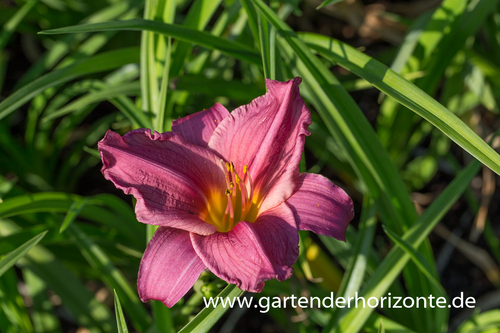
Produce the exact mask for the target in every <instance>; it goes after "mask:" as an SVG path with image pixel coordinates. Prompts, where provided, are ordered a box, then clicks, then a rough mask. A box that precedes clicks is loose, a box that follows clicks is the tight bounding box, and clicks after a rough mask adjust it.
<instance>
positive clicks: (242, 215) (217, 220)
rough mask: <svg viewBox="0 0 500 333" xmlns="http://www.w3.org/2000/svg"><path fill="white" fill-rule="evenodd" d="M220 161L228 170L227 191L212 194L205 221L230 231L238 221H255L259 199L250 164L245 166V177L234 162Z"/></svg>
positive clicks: (222, 229)
mask: <svg viewBox="0 0 500 333" xmlns="http://www.w3.org/2000/svg"><path fill="white" fill-rule="evenodd" d="M220 162H221V164H222V166H223V168H224V169H225V170H226V171H225V175H226V191H225V192H224V193H214V194H213V195H212V198H211V200H209V207H208V211H207V216H206V218H205V222H207V223H210V224H213V225H215V226H216V227H217V230H218V231H219V232H228V231H230V230H231V229H232V228H234V226H235V225H236V224H237V223H238V222H241V221H248V222H254V221H255V219H256V218H257V214H258V212H259V209H258V206H259V202H258V201H259V200H258V196H256V195H254V194H255V193H254V191H253V181H252V176H250V173H249V172H248V165H245V166H244V167H243V177H240V176H239V175H238V173H237V172H236V170H235V168H234V164H233V162H229V163H228V162H225V163H224V161H223V160H221V161H220Z"/></svg>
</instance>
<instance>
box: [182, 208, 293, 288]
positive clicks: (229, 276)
mask: <svg viewBox="0 0 500 333" xmlns="http://www.w3.org/2000/svg"><path fill="white" fill-rule="evenodd" d="M191 240H192V242H193V247H194V249H195V251H196V253H197V254H198V255H199V256H200V258H201V260H202V261H203V263H204V264H205V265H206V266H207V267H208V268H209V269H210V270H211V271H212V272H213V273H214V274H215V275H217V276H218V277H220V278H221V279H223V280H225V281H227V282H229V283H234V284H236V285H237V286H238V287H239V288H240V289H242V290H247V291H251V292H261V291H262V289H263V288H264V281H266V280H269V279H274V278H276V279H278V280H280V281H283V280H286V279H288V278H289V277H290V276H291V274H292V267H291V266H292V265H293V264H294V263H295V261H296V260H297V256H298V253H299V249H298V244H299V236H298V231H297V227H296V223H295V218H294V215H293V212H292V211H291V209H290V208H289V207H288V206H287V205H286V204H282V205H280V206H278V207H275V208H273V209H271V210H268V211H267V212H265V213H263V214H261V215H260V216H259V217H258V219H257V220H256V221H255V222H254V223H250V222H246V221H244V222H240V223H238V224H237V225H236V226H235V227H234V228H233V229H232V230H231V231H229V232H227V233H219V232H218V233H215V234H213V235H210V236H201V235H196V234H193V233H192V234H191Z"/></svg>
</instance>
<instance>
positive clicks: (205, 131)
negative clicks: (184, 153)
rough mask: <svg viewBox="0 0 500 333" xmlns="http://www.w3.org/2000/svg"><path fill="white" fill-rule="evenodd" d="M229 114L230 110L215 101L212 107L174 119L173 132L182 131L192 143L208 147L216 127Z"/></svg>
mask: <svg viewBox="0 0 500 333" xmlns="http://www.w3.org/2000/svg"><path fill="white" fill-rule="evenodd" d="M228 115H229V111H227V110H226V108H225V107H224V106H222V105H221V104H219V103H215V105H214V106H212V107H211V108H210V109H207V110H203V111H200V112H197V113H193V114H191V115H189V116H186V117H184V118H180V119H175V120H174V121H172V132H174V133H180V134H181V135H182V136H183V137H184V139H186V140H187V141H188V142H191V143H192V144H195V145H198V146H200V147H207V145H208V140H209V139H210V137H211V136H212V133H213V132H214V130H215V128H216V127H217V126H218V125H219V124H220V123H221V122H222V120H223V119H224V118H226V117H227V116H228Z"/></svg>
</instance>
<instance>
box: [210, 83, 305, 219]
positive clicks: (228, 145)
mask: <svg viewBox="0 0 500 333" xmlns="http://www.w3.org/2000/svg"><path fill="white" fill-rule="evenodd" d="M300 82H301V79H300V78H298V77H297V78H295V79H293V80H290V81H288V82H279V81H273V80H266V85H267V90H268V92H267V93H266V94H265V95H264V96H261V97H258V98H256V99H254V100H253V101H252V102H251V103H250V104H248V105H243V106H241V107H239V108H238V109H236V110H234V111H233V112H231V113H230V115H229V116H227V117H226V118H225V119H224V120H223V121H222V123H221V124H220V125H219V126H218V127H217V128H216V129H215V131H214V133H213V135H212V137H211V138H210V141H209V143H208V147H209V148H210V149H212V150H214V151H215V152H217V153H219V154H220V155H221V156H222V157H223V158H224V159H226V161H232V162H233V163H234V165H235V168H236V171H237V172H238V173H239V174H240V175H242V173H243V167H244V165H246V164H248V169H249V172H250V174H251V176H252V178H253V181H254V188H255V192H254V193H255V194H256V195H258V196H259V197H260V199H263V198H264V197H266V199H265V200H264V201H263V203H262V206H261V208H260V211H265V210H267V209H269V208H272V207H275V206H278V205H279V204H281V203H282V202H283V201H285V200H286V199H287V198H288V197H289V196H290V195H292V193H293V191H294V186H295V183H294V179H295V177H297V176H298V165H299V162H300V158H301V154H302V150H303V148H304V140H305V135H309V132H308V131H307V126H308V125H309V124H311V116H310V114H309V111H308V110H307V108H306V106H305V104H304V101H303V100H302V98H301V97H300V93H299V84H300Z"/></svg>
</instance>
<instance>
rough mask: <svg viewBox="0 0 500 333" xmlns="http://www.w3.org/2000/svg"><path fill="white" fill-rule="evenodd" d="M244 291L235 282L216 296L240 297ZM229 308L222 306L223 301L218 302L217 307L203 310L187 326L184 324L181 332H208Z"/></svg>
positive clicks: (225, 297)
mask: <svg viewBox="0 0 500 333" xmlns="http://www.w3.org/2000/svg"><path fill="white" fill-rule="evenodd" d="M243 293H244V291H242V290H240V289H239V288H238V287H236V286H235V285H234V284H230V285H228V286H227V287H226V288H224V290H222V291H221V292H220V294H219V295H217V296H216V297H218V298H219V300H220V299H222V298H224V299H226V300H227V299H228V298H231V299H232V298H235V297H240V296H241V295H243ZM227 310H229V307H227V308H225V307H223V306H222V304H221V302H220V301H219V303H218V304H217V307H215V308H213V307H209V308H204V309H203V310H201V311H200V312H199V313H198V314H197V315H196V317H194V318H193V320H191V321H190V322H189V323H188V324H187V325H186V326H184V327H183V328H182V329H181V330H180V331H179V333H187V332H193V333H206V332H208V331H209V330H210V328H212V326H213V325H214V324H215V323H216V322H217V320H219V318H220V317H222V315H223V314H224V313H225V312H226V311H227Z"/></svg>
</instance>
